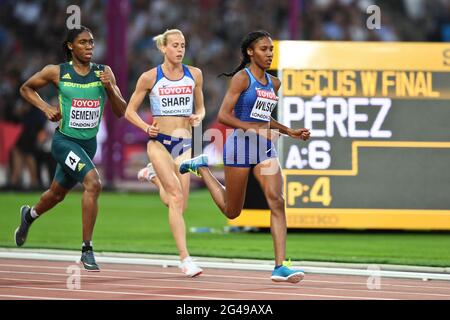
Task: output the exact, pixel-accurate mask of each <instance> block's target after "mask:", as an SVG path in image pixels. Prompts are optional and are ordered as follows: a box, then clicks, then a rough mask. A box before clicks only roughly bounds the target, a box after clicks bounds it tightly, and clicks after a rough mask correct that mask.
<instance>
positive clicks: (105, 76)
mask: <svg viewBox="0 0 450 320" xmlns="http://www.w3.org/2000/svg"><path fill="white" fill-rule="evenodd" d="M100 81H101V82H102V83H103V86H104V87H105V88H106V89H108V88H111V87H112V83H111V73H110V71H109V70H108V69H105V71H102V72H100Z"/></svg>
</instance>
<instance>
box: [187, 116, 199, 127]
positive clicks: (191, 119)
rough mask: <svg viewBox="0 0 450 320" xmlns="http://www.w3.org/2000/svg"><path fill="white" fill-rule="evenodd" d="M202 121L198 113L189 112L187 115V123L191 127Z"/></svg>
mask: <svg viewBox="0 0 450 320" xmlns="http://www.w3.org/2000/svg"><path fill="white" fill-rule="evenodd" d="M201 122H202V118H201V117H200V116H199V115H196V114H191V116H190V117H189V123H190V124H191V126H192V127H197V126H198V125H199V124H200V123H201Z"/></svg>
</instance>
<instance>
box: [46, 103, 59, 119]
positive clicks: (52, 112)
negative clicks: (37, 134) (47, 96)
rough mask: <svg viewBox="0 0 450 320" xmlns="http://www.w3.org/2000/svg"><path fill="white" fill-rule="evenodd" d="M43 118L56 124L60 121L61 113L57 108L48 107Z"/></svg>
mask: <svg viewBox="0 0 450 320" xmlns="http://www.w3.org/2000/svg"><path fill="white" fill-rule="evenodd" d="M45 116H46V117H47V119H48V120H50V121H52V122H58V121H59V120H61V111H60V109H59V107H52V106H49V107H47V109H46V110H45Z"/></svg>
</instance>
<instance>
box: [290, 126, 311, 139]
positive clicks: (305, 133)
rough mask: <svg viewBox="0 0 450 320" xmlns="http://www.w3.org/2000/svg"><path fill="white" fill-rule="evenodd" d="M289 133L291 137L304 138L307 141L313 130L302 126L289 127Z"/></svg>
mask: <svg viewBox="0 0 450 320" xmlns="http://www.w3.org/2000/svg"><path fill="white" fill-rule="evenodd" d="M287 134H288V135H289V137H291V138H294V139H302V140H303V141H306V140H308V139H309V137H310V136H311V132H310V131H309V129H306V128H301V129H289V130H288V132H287Z"/></svg>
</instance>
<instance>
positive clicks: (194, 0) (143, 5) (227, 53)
mask: <svg viewBox="0 0 450 320" xmlns="http://www.w3.org/2000/svg"><path fill="white" fill-rule="evenodd" d="M119 3H122V4H126V5H127V7H128V8H127V9H126V10H125V11H128V14H127V15H126V19H127V24H126V34H125V37H126V42H127V45H126V48H127V50H126V57H119V59H120V63H122V65H123V64H125V66H124V68H121V69H120V70H117V68H116V69H114V68H113V70H114V71H115V73H116V76H117V74H118V73H121V74H120V77H121V78H122V81H123V83H124V84H125V85H122V86H121V89H122V92H123V94H124V96H125V98H126V99H129V96H130V94H131V93H132V92H133V90H134V85H135V83H136V80H137V78H138V77H139V75H140V74H141V73H142V72H143V71H145V70H147V69H149V68H151V67H152V66H155V65H156V64H158V63H159V62H161V56H160V54H159V53H158V51H157V49H156V47H155V45H154V43H153V41H152V37H153V36H154V35H156V34H159V33H160V32H162V31H164V30H165V29H167V28H172V27H177V28H180V29H181V30H183V32H184V33H185V35H186V38H187V51H186V59H185V62H186V63H188V64H193V65H195V66H198V67H200V68H201V69H202V70H203V73H204V77H205V81H204V95H205V99H206V103H205V105H206V106H207V116H206V119H205V123H204V126H203V129H204V130H206V129H207V128H209V127H211V126H217V123H215V120H216V115H217V111H218V108H219V107H220V102H221V98H222V97H223V95H224V93H225V89H226V86H227V83H226V79H223V78H217V77H216V76H217V74H219V73H221V72H224V71H227V70H230V69H232V68H233V67H234V66H235V65H236V64H237V63H238V61H239V43H240V40H241V38H242V37H243V35H244V34H245V33H246V32H247V30H254V29H260V28H262V29H266V30H268V31H269V32H271V33H272V35H273V39H277V40H337V41H450V1H448V0H432V1H425V0H403V1H386V0H385V1H370V0H295V1H290V0H285V1H277V0H256V1H239V0H189V1H176V0H153V1H144V0H135V1H105V0H104V1H101V0H89V1H87V0H86V1H64V0H58V1H38V0H19V1H8V0H3V1H1V2H0V61H1V69H0V128H1V129H0V132H1V133H0V147H1V150H0V152H1V157H0V173H1V174H0V186H1V187H2V188H3V189H6V190H28V189H31V190H40V189H43V188H45V187H46V186H48V184H49V182H50V180H51V176H52V175H51V174H50V175H49V174H48V172H49V171H50V172H51V171H52V170H54V162H53V160H52V159H51V157H50V155H49V146H50V143H49V141H50V140H51V136H52V131H53V129H54V124H52V123H49V122H48V121H46V119H45V117H44V115H43V114H42V113H41V112H40V111H39V110H37V109H36V108H34V107H32V106H30V105H28V104H27V103H26V102H25V101H24V100H23V99H21V97H20V95H19V87H20V85H21V84H22V83H23V82H24V81H25V80H26V79H27V78H28V77H29V76H31V75H32V74H33V73H34V72H36V71H38V70H40V69H41V68H42V67H43V66H44V65H46V64H50V63H51V64H58V63H61V62H62V61H64V60H63V59H64V56H63V54H62V52H61V43H62V40H63V38H64V34H65V23H66V19H67V18H68V16H69V15H68V14H67V13H66V8H67V7H68V6H69V5H72V4H75V5H78V6H79V7H80V8H81V13H82V16H81V23H82V24H83V25H86V26H88V27H89V28H91V30H92V31H93V33H94V35H95V38H96V48H95V57H94V60H95V61H96V62H99V63H109V64H112V65H114V63H111V59H112V57H116V55H117V54H118V53H117V52H116V53H114V52H111V50H110V48H111V46H110V47H108V41H113V40H114V39H112V38H111V35H110V33H109V31H111V28H112V27H111V26H112V25H114V24H116V21H114V19H115V18H114V19H113V23H108V21H111V19H108V18H107V17H108V10H113V11H114V14H118V13H120V12H122V13H123V12H124V10H123V8H119V7H117V4H119ZM371 4H376V5H378V6H380V8H381V12H382V15H381V19H382V20H381V23H382V25H381V29H379V30H377V29H376V30H369V29H367V28H366V20H367V18H368V14H367V13H366V9H367V7H368V6H369V5H371ZM108 6H110V7H109V8H108ZM117 21H118V20H117ZM122 73H124V74H122ZM41 94H42V96H43V97H44V99H47V101H51V99H53V103H54V104H56V103H57V101H56V100H55V99H56V97H55V90H54V89H53V88H52V87H51V86H49V87H47V88H45V89H44V90H42V91H41ZM145 103H146V104H148V101H147V100H146V102H145ZM148 110H149V109H148V108H147V107H146V106H143V107H142V108H141V109H140V111H141V112H142V114H143V116H144V117H145V118H149V117H150V114H149V111H148ZM113 129H114V130H115V131H118V132H123V136H122V135H121V136H117V135H114V132H112V130H113ZM108 137H111V139H109V140H108ZM122 137H123V141H120V140H121V139H122ZM119 138H120V139H119ZM112 140H114V141H115V142H113V141H112ZM108 141H109V142H108ZM118 142H120V143H118ZM99 143H100V144H101V145H102V147H101V148H99V151H98V154H97V156H96V163H97V165H98V166H99V168H100V170H102V171H103V172H102V176H103V179H104V183H105V185H106V186H107V187H115V188H122V187H124V188H139V186H140V185H139V184H136V183H134V180H135V173H136V170H137V169H138V168H139V167H141V166H143V165H145V163H146V161H147V160H146V154H145V150H144V147H145V134H143V133H142V132H139V130H137V129H135V128H134V127H133V126H132V125H130V124H128V123H127V122H126V121H125V120H124V119H121V120H120V121H119V122H116V121H115V120H114V118H113V117H112V116H111V117H108V112H107V114H106V119H105V121H104V122H103V126H102V130H101V132H100V134H99ZM132 182H133V183H132Z"/></svg>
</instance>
